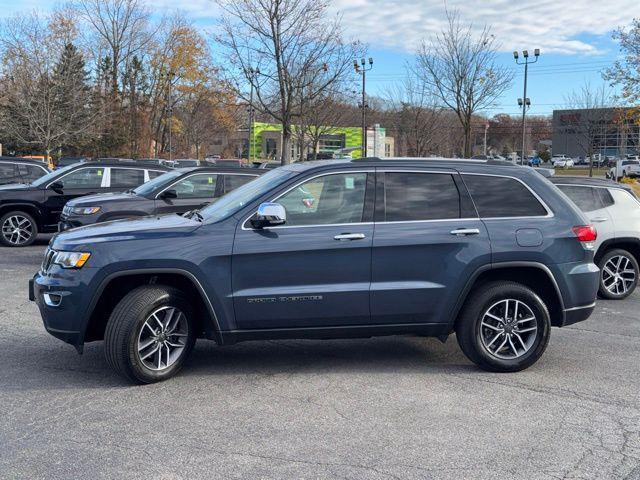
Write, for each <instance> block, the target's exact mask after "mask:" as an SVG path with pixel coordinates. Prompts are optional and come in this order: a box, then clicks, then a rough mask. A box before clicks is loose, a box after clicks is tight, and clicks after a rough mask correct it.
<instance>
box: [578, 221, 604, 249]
mask: <svg viewBox="0 0 640 480" xmlns="http://www.w3.org/2000/svg"><path fill="white" fill-rule="evenodd" d="M573 233H574V234H575V235H576V237H577V238H578V240H580V243H582V246H583V247H584V248H585V249H587V250H593V248H594V242H595V241H596V238H598V232H597V231H596V227H594V226H593V225H578V226H577V227H573Z"/></svg>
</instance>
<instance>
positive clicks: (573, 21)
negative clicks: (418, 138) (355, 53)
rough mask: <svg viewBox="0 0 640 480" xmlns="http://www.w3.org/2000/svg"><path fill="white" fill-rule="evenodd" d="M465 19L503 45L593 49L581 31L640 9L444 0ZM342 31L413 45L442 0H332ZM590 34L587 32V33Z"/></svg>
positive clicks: (567, 2)
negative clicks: (490, 33)
mask: <svg viewBox="0 0 640 480" xmlns="http://www.w3.org/2000/svg"><path fill="white" fill-rule="evenodd" d="M446 5H447V8H448V9H449V10H454V9H457V10H458V11H459V12H460V15H461V18H462V20H463V21H465V22H472V23H473V24H474V26H475V27H477V28H478V29H480V28H482V27H483V26H484V25H489V26H491V27H492V33H494V34H495V35H496V37H497V39H498V40H499V42H500V44H501V45H502V48H503V50H504V51H512V50H516V49H518V50H519V49H525V48H529V49H532V48H540V49H542V50H543V51H544V52H547V53H561V54H583V55H585V54H586V55H589V54H596V53H600V52H599V46H598V45H597V44H594V43H593V42H590V41H585V40H581V39H579V38H578V37H580V36H581V35H585V34H586V35H590V36H598V35H608V33H609V32H610V31H611V30H613V29H614V28H616V27H618V26H622V25H626V24H628V23H630V21H631V19H632V18H633V17H634V15H635V16H638V15H639V14H640V3H639V2H638V0H609V1H596V0H517V1H515V0H485V1H479V0H449V1H448V2H447V3H446ZM332 8H333V9H335V10H336V11H337V12H340V13H341V14H342V16H343V23H344V26H345V31H346V32H347V34H348V35H349V36H353V37H354V38H358V39H360V40H362V41H364V42H366V43H369V44H371V45H375V46H376V47H380V46H384V47H390V48H395V49H399V50H413V49H414V48H415V47H416V46H417V45H418V44H419V43H420V40H421V39H423V38H425V37H426V38H428V37H429V36H431V35H433V34H434V33H437V32H439V31H440V30H441V29H442V27H443V25H444V22H445V3H444V2H443V1H442V0H334V3H333V7H332ZM592 38H593V37H592Z"/></svg>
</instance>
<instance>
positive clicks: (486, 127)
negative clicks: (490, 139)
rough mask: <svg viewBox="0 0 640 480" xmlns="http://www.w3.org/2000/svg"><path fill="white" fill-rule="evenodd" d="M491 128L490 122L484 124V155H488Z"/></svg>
mask: <svg viewBox="0 0 640 480" xmlns="http://www.w3.org/2000/svg"><path fill="white" fill-rule="evenodd" d="M488 130H489V123H485V124H484V156H485V157H486V156H487V131H488Z"/></svg>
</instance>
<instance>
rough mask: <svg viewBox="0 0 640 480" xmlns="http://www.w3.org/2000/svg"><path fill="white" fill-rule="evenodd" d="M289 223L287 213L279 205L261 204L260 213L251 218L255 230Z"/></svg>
mask: <svg viewBox="0 0 640 480" xmlns="http://www.w3.org/2000/svg"><path fill="white" fill-rule="evenodd" d="M286 221H287V212H286V210H285V209H284V207H283V206H282V205H280V204H279V203H271V202H266V203H261V204H260V206H259V207H258V211H257V212H256V214H255V215H254V216H253V217H252V218H251V225H252V226H253V228H258V229H261V228H266V227H275V226H277V225H283V224H284V223H286Z"/></svg>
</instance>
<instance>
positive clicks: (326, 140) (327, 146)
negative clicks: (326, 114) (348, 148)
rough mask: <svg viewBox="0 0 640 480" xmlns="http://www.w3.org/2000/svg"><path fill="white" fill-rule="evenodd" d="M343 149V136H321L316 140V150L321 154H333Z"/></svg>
mask: <svg viewBox="0 0 640 480" xmlns="http://www.w3.org/2000/svg"><path fill="white" fill-rule="evenodd" d="M344 147H345V136H344V135H321V136H320V138H319V139H318V149H319V150H320V151H321V152H333V151H335V150H340V149H341V148H344Z"/></svg>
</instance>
